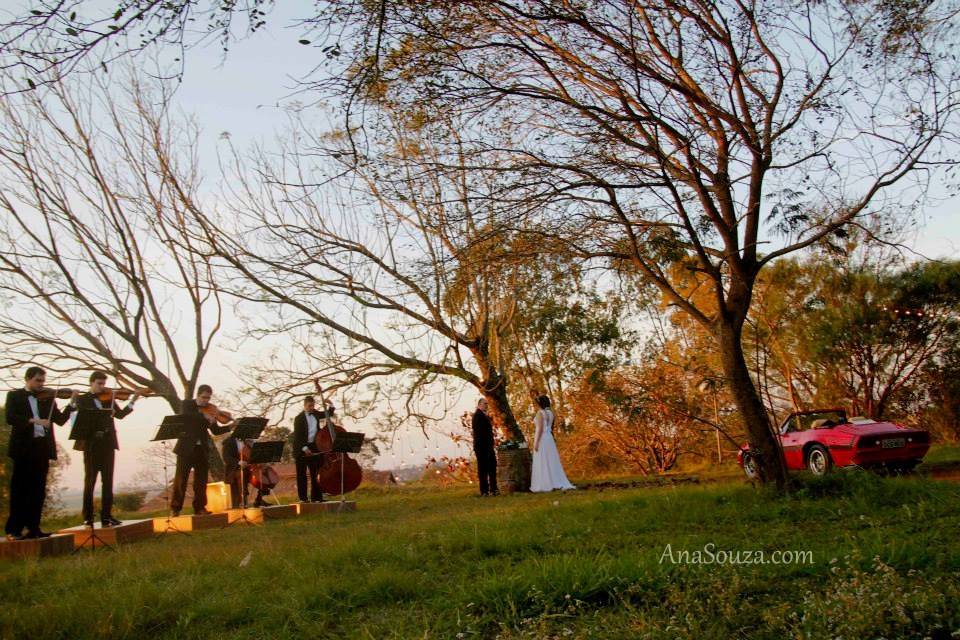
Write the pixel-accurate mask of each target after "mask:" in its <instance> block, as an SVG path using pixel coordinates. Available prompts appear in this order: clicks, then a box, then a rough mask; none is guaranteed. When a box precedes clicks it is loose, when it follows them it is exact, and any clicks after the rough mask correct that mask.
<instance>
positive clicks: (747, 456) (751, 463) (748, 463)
mask: <svg viewBox="0 0 960 640" xmlns="http://www.w3.org/2000/svg"><path fill="white" fill-rule="evenodd" d="M743 473H744V475H745V476H747V477H748V478H749V479H751V480H756V479H757V477H758V476H759V475H760V472H759V471H757V461H756V460H755V459H754V458H753V454H751V453H749V452H744V454H743Z"/></svg>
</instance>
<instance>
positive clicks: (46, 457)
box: [4, 367, 77, 540]
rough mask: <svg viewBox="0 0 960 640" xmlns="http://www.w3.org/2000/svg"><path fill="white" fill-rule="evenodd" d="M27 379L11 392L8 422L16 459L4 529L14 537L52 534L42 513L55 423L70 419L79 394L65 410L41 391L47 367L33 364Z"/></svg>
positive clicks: (54, 448)
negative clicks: (46, 529)
mask: <svg viewBox="0 0 960 640" xmlns="http://www.w3.org/2000/svg"><path fill="white" fill-rule="evenodd" d="M24 379H25V380H26V384H25V387H24V388H23V389H16V390H14V391H10V392H8V393H7V406H6V412H7V424H9V425H10V443H9V445H8V448H7V453H8V454H9V456H10V457H11V458H12V459H13V472H12V473H11V474H10V516H9V517H8V518H7V524H6V527H5V528H4V529H5V531H6V534H7V538H8V539H11V540H20V539H23V538H24V537H26V538H46V537H48V536H49V535H50V534H49V533H45V532H44V531H41V529H40V515H41V514H42V513H43V503H44V501H45V500H46V497H47V471H48V470H49V469H50V461H51V460H56V459H57V441H56V438H55V435H54V433H53V425H55V424H59V425H62V424H64V423H66V422H67V420H69V419H70V414H71V413H73V409H74V406H75V405H74V403H75V402H76V398H77V392H76V391H74V392H73V394H72V396H71V398H70V406H68V407H67V409H66V410H65V411H61V410H60V409H59V408H58V407H57V401H56V399H55V398H54V397H53V396H52V395H50V396H49V397H44V396H43V394H41V393H40V392H41V390H42V389H43V385H44V384H45V383H46V381H47V373H46V371H44V370H43V369H41V368H40V367H30V368H28V369H27V372H26V375H25V376H24ZM24 527H26V529H27V535H26V536H24V535H23V529H24Z"/></svg>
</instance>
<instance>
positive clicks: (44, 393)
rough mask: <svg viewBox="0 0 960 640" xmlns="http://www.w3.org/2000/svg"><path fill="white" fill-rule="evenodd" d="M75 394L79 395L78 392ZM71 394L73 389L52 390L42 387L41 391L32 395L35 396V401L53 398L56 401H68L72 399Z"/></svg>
mask: <svg viewBox="0 0 960 640" xmlns="http://www.w3.org/2000/svg"><path fill="white" fill-rule="evenodd" d="M77 393H79V391H78V392H77ZM73 394H74V390H73V389H66V388H60V389H53V388H50V387H44V388H43V389H40V391H37V392H36V393H35V394H34V395H36V396H37V400H53V399H54V398H56V399H58V400H69V399H70V398H72V397H73Z"/></svg>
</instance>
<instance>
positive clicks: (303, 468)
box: [293, 396, 326, 502]
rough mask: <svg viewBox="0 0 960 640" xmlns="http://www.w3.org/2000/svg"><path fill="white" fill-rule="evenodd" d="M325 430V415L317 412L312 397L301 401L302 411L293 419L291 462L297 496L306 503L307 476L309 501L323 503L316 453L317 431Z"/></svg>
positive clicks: (315, 402) (318, 460)
mask: <svg viewBox="0 0 960 640" xmlns="http://www.w3.org/2000/svg"><path fill="white" fill-rule="evenodd" d="M325 428H326V414H325V413H324V412H321V411H317V401H316V400H315V399H314V397H313V396H307V397H305V398H304V399H303V411H301V412H300V413H299V414H297V417H295V418H294V419H293V461H294V463H295V465H296V469H297V496H298V497H299V498H300V502H306V501H307V475H308V474H309V476H310V499H311V500H312V501H313V502H323V492H322V491H320V483H319V482H318V481H317V473H318V472H319V471H320V458H319V456H317V455H316V453H317V444H316V442H317V431H318V430H319V429H325Z"/></svg>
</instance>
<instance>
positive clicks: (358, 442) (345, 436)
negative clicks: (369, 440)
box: [330, 431, 366, 504]
mask: <svg viewBox="0 0 960 640" xmlns="http://www.w3.org/2000/svg"><path fill="white" fill-rule="evenodd" d="M365 437H366V436H365V435H363V434H362V433H360V432H359V431H338V432H337V437H336V438H334V440H333V447H332V448H331V449H330V451H331V452H333V453H341V454H345V453H360V448H361V447H362V446H363V439H364V438H365ZM344 459H345V457H344V456H342V455H341V456H340V503H341V504H342V503H343V502H345V501H346V500H345V499H344V497H343V466H344V462H343V461H344Z"/></svg>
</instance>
